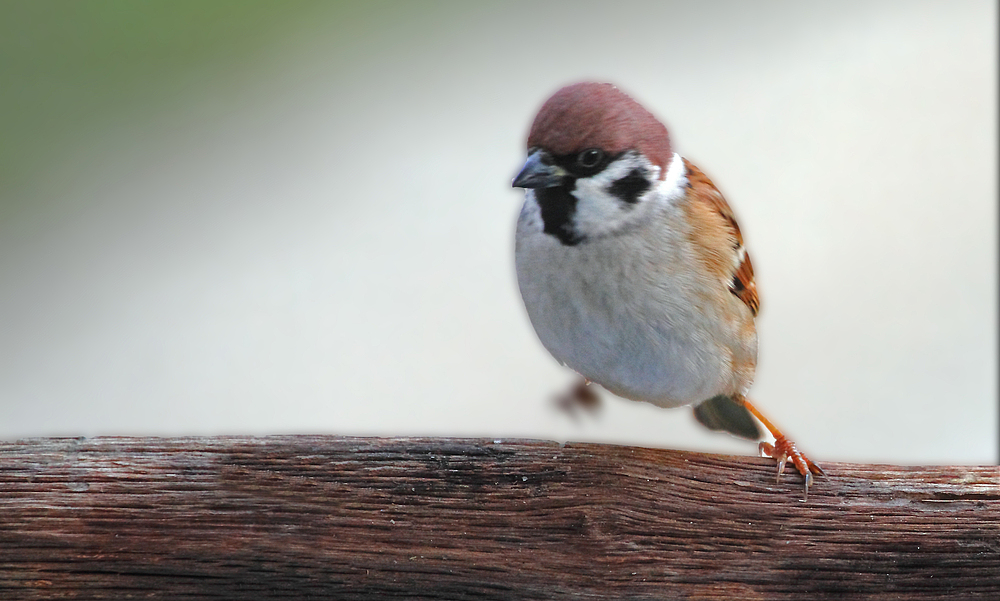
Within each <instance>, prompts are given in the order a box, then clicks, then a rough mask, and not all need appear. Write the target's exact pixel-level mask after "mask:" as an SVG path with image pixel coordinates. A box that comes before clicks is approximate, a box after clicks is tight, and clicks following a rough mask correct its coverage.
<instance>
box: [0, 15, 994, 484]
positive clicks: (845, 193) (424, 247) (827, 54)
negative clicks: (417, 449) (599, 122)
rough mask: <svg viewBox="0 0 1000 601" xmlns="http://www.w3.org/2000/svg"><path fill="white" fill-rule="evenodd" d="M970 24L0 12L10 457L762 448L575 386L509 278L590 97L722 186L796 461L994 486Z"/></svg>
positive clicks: (816, 18)
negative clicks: (559, 152) (526, 440)
mask: <svg viewBox="0 0 1000 601" xmlns="http://www.w3.org/2000/svg"><path fill="white" fill-rule="evenodd" d="M996 13H997V10H996V4H995V3H994V2H989V1H953V0H949V1H941V2H918V1H913V2H874V1H863V2H830V3H800V2H791V1H789V2H754V3H750V2H740V1H736V2H697V3H695V2H673V3H671V2H649V3H632V2H600V3H578V2H568V3H548V2H525V3H507V2H491V3H478V2H476V3H470V2H433V3H417V2H391V3H374V2H365V3H357V4H355V3H325V2H319V3H301V2H297V3H276V2H275V3H271V2H265V3H260V2H249V1H246V2H208V3H203V2H189V1H177V2H146V3H135V2H102V1H93V2H86V3H74V4H65V3H57V4H49V3H44V2H23V3H7V4H4V5H3V6H2V7H0V52H2V55H0V103H2V104H0V130H2V133H0V138H2V141H0V437H3V438H6V439H15V438H19V437H28V436H62V435H111V434H124V435H188V434H268V433H332V434H345V435H385V436H394V435H434V436H486V437H491V438H500V437H502V438H508V437H532V438H543V439H555V440H560V441H562V440H588V441H602V442H615V443H623V444H635V445H647V446H657V447H671V448H684V449H697V450H708V451H713V452H723V453H738V454H753V453H755V451H756V447H755V446H754V445H753V444H751V443H747V442H744V441H740V440H737V439H734V438H730V437H728V436H725V435H721V434H714V433H710V432H708V431H706V430H704V429H703V428H701V427H700V426H699V425H697V424H696V423H695V421H694V420H693V418H692V416H691V412H690V411H689V410H687V409H677V410H670V411H668V410H662V409H657V408H654V407H652V406H648V405H643V404H639V403H634V402H631V401H624V400H621V399H617V398H615V397H613V396H611V395H610V394H608V393H604V394H603V397H604V399H605V402H604V404H603V407H602V409H601V411H600V412H599V413H598V414H597V415H596V416H590V415H581V416H577V417H576V418H574V417H572V416H570V415H567V414H566V413H563V412H560V411H558V410H556V409H555V408H554V405H553V403H552V399H553V397H554V396H555V395H556V394H557V393H559V392H562V391H563V389H564V388H565V387H566V386H567V385H568V384H569V383H570V382H572V381H573V377H572V374H571V373H569V372H568V371H567V370H566V369H564V368H561V367H560V366H558V365H557V364H556V363H555V361H554V360H553V359H551V358H550V357H549V356H548V355H547V354H546V352H545V350H544V349H543V348H542V347H541V345H540V344H539V343H538V341H537V340H536V338H535V336H534V333H533V332H532V330H531V327H530V325H529V323H528V321H527V318H526V316H525V313H524V310H523V308H522V306H521V302H520V297H519V295H518V293H517V288H516V283H515V280H514V272H513V258H512V252H513V250H512V249H513V230H514V220H515V218H516V215H517V212H518V209H519V207H520V204H521V200H522V196H521V192H520V191H519V190H514V189H511V188H510V181H511V178H512V177H513V175H514V174H515V173H516V171H517V170H518V169H519V167H520V165H521V163H522V161H523V155H524V139H525V136H526V133H527V128H528V126H529V124H530V121H531V119H532V117H533V115H534V113H535V111H536V110H537V108H538V107H539V105H540V104H541V103H542V102H543V101H544V100H545V99H546V98H547V97H548V95H550V94H551V93H552V92H554V91H555V90H556V89H557V88H559V87H560V86H562V85H564V84H567V83H571V82H575V81H580V80H586V79H593V80H600V81H611V82H614V83H616V84H618V85H619V86H621V87H622V88H623V89H624V90H626V91H627V92H629V93H631V94H632V95H633V96H634V97H636V98H637V99H638V100H640V101H641V102H642V103H644V104H645V105H646V106H647V107H648V108H650V109H651V110H652V111H653V112H654V113H655V114H657V115H658V116H660V117H661V118H662V119H663V120H664V122H665V123H666V124H667V126H668V127H669V128H670V129H671V131H672V134H673V139H674V142H675V146H676V148H677V149H678V151H679V152H681V153H682V154H683V155H685V156H687V157H689V158H691V159H692V160H693V161H694V162H695V163H696V164H698V165H699V166H700V167H701V168H702V169H703V170H704V171H706V173H708V175H709V176H710V177H712V178H713V180H714V181H715V182H716V184H717V185H719V187H720V188H721V189H722V190H723V192H724V193H725V194H726V196H727V197H728V199H729V200H730V203H731V204H732V205H733V207H734V209H735V211H736V213H737V216H738V218H739V220H740V224H741V227H742V229H743V232H744V236H745V239H746V242H747V244H748V247H749V249H750V252H751V253H752V256H753V259H754V266H755V268H756V271H757V275H758V279H757V281H758V285H759V287H760V291H761V298H762V312H761V314H760V317H759V319H758V328H759V336H760V362H759V369H758V376H757V381H756V384H755V386H754V388H753V391H752V397H753V398H754V399H755V400H756V402H757V404H758V405H759V406H760V407H761V408H762V409H763V410H764V411H765V412H766V413H768V415H770V416H771V417H772V419H774V420H775V421H776V422H777V423H778V424H779V425H780V426H782V427H783V428H784V429H785V430H786V431H787V432H788V433H789V434H790V435H791V436H792V437H793V438H795V439H796V440H798V441H799V443H800V446H801V447H802V448H803V449H805V450H806V451H807V452H809V454H810V455H811V456H812V457H813V458H814V459H817V460H820V461H822V460H827V461H838V460H843V461H878V462H894V463H904V464H918V463H993V462H996V461H997V448H998V438H997V426H998V413H997V407H998V402H997V359H998V358H997V172H996V165H997V97H996V96H997V87H996V86H997V54H996V53H997V14H996Z"/></svg>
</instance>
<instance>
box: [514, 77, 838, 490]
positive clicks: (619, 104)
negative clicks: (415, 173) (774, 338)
mask: <svg viewBox="0 0 1000 601" xmlns="http://www.w3.org/2000/svg"><path fill="white" fill-rule="evenodd" d="M527 151H528V153H527V160H526V161H525V163H524V167H523V168H522V169H521V170H520V172H519V173H518V174H517V176H516V177H515V178H514V181H513V186H514V187H516V188H524V189H525V197H524V205H523V207H522V208H521V212H520V215H519V216H518V219H517V230H516V237H515V266H516V271H517V283H518V287H519V288H520V291H521V297H522V298H523V300H524V306H525V309H526V310H527V313H528V317H529V319H530V321H531V324H532V326H533V327H534V329H535V332H536V333H537V335H538V338H539V340H540V341H541V343H542V345H544V346H545V348H546V349H547V350H548V351H549V352H550V353H551V354H552V356H553V357H555V359H556V360H558V361H559V362H560V363H562V364H564V365H566V366H568V367H570V368H572V369H573V370H575V371H576V372H578V373H579V374H580V375H582V376H583V378H584V379H585V382H587V383H589V382H594V383H596V384H600V385H601V386H602V387H603V388H605V389H606V390H608V391H610V392H612V393H614V394H616V395H618V396H621V397H624V398H627V399H632V400H636V401H645V402H648V403H652V404H654V405H657V406H660V407H668V408H669V407H681V406H686V405H689V406H692V407H693V408H694V415H695V417H696V418H697V420H698V421H699V422H701V423H702V424H703V425H705V426H706V427H708V428H710V429H712V430H722V431H725V432H728V433H731V434H734V435H736V436H740V437H743V438H748V439H751V440H759V439H760V438H762V432H761V430H760V428H759V427H758V425H757V422H756V421H755V419H754V418H756V419H757V420H759V422H760V423H761V424H763V425H764V427H765V428H766V429H767V430H768V431H769V432H770V434H771V435H772V436H773V437H774V443H773V444H771V443H767V442H762V443H760V445H759V451H760V452H761V453H762V454H764V455H767V456H770V457H773V458H774V459H775V460H776V461H777V463H778V474H777V477H778V479H779V480H780V478H781V474H782V473H783V472H784V468H785V465H786V462H789V461H790V462H791V463H792V464H793V465H794V466H795V467H796V469H797V470H798V471H799V473H801V474H802V476H803V477H804V479H805V490H806V495H808V493H809V485H810V483H811V482H812V475H813V474H816V475H819V474H822V473H823V471H822V469H820V467H819V466H818V465H817V464H816V463H814V462H813V461H811V460H810V459H808V458H807V457H806V456H805V455H803V454H802V453H801V452H800V451H799V450H798V449H797V448H796V445H795V443H793V442H792V441H791V440H790V439H788V438H787V437H786V436H785V435H784V434H783V433H782V432H781V431H780V430H779V429H778V428H777V427H776V426H775V425H774V424H773V423H772V422H771V421H770V420H768V419H767V418H766V417H765V416H764V415H763V414H761V412H760V411H759V410H758V409H757V408H756V407H754V405H753V404H751V402H750V401H749V399H748V398H747V394H748V392H749V389H750V385H751V383H752V382H753V377H754V370H755V368H756V365H757V332H756V329H755V327H754V317H755V316H756V315H757V313H758V311H759V310H760V299H759V297H758V293H757V285H756V283H755V282H754V275H753V265H752V264H751V262H750V255H749V254H748V253H747V250H746V248H745V247H744V245H743V236H742V234H741V233H740V228H739V225H737V223H736V218H735V216H734V215H733V211H732V209H731V208H730V207H729V204H728V203H727V202H726V200H725V198H723V196H722V194H721V193H720V192H719V190H718V188H716V187H715V185H714V184H713V183H712V181H711V180H710V179H709V178H708V177H707V176H706V175H705V174H704V173H703V172H702V171H701V170H700V169H698V168H697V167H696V166H695V165H694V164H693V163H691V162H690V161H689V160H687V159H685V158H683V157H681V156H680V155H679V154H677V153H676V152H674V148H673V145H672V144H671V139H670V135H669V133H668V131H667V128H666V127H665V126H664V125H663V124H662V123H661V122H660V121H659V120H658V119H657V118H656V117H655V116H653V114H652V113H650V112H649V111H648V110H646V109H645V108H643V107H642V106H641V105H640V104H639V103H638V102H636V101H635V100H633V99H632V98H631V97H630V96H628V95H627V94H625V93H624V92H622V91H621V90H619V89H618V88H617V87H615V86H613V85H611V84H607V83H578V84H574V85H570V86H567V87H564V88H562V89H560V90H559V91H557V92H556V93H555V94H554V95H553V96H552V97H551V98H549V99H548V100H547V101H546V102H545V103H544V104H543V105H542V107H541V109H540V110H539V111H538V114H537V115H536V116H535V119H534V122H533V123H532V125H531V129H530V131H529V133H528V141H527Z"/></svg>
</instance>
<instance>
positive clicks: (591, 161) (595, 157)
mask: <svg viewBox="0 0 1000 601" xmlns="http://www.w3.org/2000/svg"><path fill="white" fill-rule="evenodd" d="M602 159H604V153H603V152H602V151H601V149H600V148H588V149H587V150H584V151H583V152H581V153H580V154H578V155H577V156H576V164H577V165H579V166H580V167H582V168H584V169H593V168H594V167H597V166H598V165H600V164H601V160H602Z"/></svg>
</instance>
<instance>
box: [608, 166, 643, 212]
mask: <svg viewBox="0 0 1000 601" xmlns="http://www.w3.org/2000/svg"><path fill="white" fill-rule="evenodd" d="M649 186H650V183H649V180H648V179H646V176H645V175H643V173H642V171H640V170H638V169H633V170H632V171H629V173H628V175H626V176H625V177H623V178H621V179H619V180H615V183H613V184H611V189H610V190H609V192H611V194H613V195H614V196H616V197H617V198H620V199H621V200H623V201H624V202H627V203H628V204H630V205H633V204H635V203H637V202H638V201H639V197H640V196H642V193H643V192H645V191H646V190H649Z"/></svg>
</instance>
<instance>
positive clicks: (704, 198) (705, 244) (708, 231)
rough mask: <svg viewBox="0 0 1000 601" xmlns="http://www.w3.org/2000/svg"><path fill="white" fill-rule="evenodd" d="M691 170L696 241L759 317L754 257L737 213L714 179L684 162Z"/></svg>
mask: <svg viewBox="0 0 1000 601" xmlns="http://www.w3.org/2000/svg"><path fill="white" fill-rule="evenodd" d="M684 166H685V167H686V169H687V179H688V183H687V186H688V190H689V192H688V193H689V195H690V197H691V203H690V207H689V211H690V217H691V222H692V224H693V225H694V228H695V229H696V234H695V235H694V237H695V238H696V240H697V242H698V243H699V245H700V246H701V247H702V249H703V250H704V251H705V258H706V261H707V263H708V265H709V268H710V269H711V270H712V271H714V272H716V273H718V274H719V276H720V277H723V278H728V281H729V291H730V292H732V293H733V294H734V295H736V297H737V298H739V299H740V300H741V301H743V302H744V303H745V304H746V306H747V307H749V308H750V312H751V313H752V314H753V315H754V316H756V315H757V311H759V310H760V299H759V297H758V296H757V284H756V283H755V282H754V279H753V264H752V263H751V262H750V254H749V253H748V252H747V251H746V249H745V248H744V247H743V235H742V234H740V226H739V225H738V224H737V223H736V217H735V216H734V215H733V210H732V209H731V208H730V207H729V204H728V203H727V202H726V199H725V198H723V196H722V193H721V192H719V189H718V188H716V187H715V184H713V183H712V180H710V179H708V177H707V176H706V175H705V174H704V173H702V172H701V170H700V169H698V168H697V167H695V166H694V165H693V164H692V163H691V161H688V160H687V159H684Z"/></svg>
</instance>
